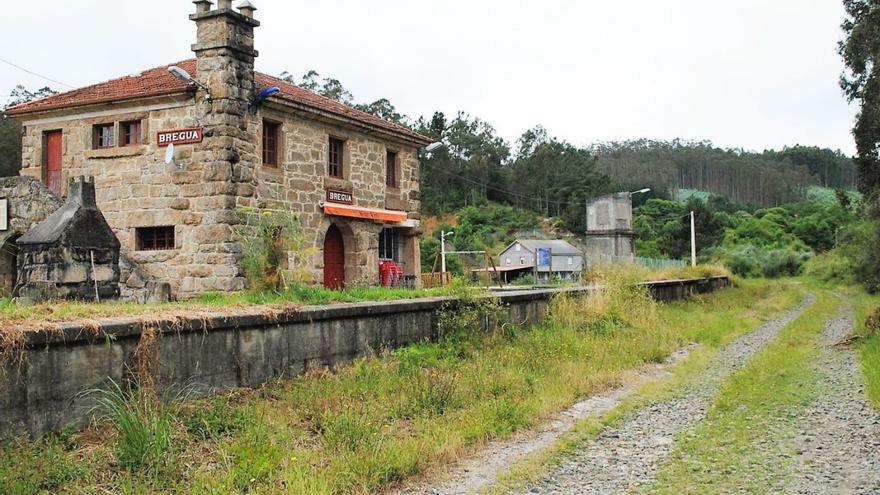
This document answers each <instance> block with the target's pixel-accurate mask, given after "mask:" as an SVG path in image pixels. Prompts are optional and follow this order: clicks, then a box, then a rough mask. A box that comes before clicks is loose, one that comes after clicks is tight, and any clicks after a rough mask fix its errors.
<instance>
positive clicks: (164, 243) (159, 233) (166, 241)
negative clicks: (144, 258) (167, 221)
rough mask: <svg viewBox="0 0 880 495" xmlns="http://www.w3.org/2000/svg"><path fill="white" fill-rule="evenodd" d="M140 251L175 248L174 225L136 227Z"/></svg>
mask: <svg viewBox="0 0 880 495" xmlns="http://www.w3.org/2000/svg"><path fill="white" fill-rule="evenodd" d="M135 237H136V238H137V250H138V251H164V250H170V249H174V227H173V226H168V227H141V228H138V229H135Z"/></svg>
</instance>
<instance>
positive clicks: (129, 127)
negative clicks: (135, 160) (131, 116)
mask: <svg viewBox="0 0 880 495" xmlns="http://www.w3.org/2000/svg"><path fill="white" fill-rule="evenodd" d="M119 130H120V132H121V134H122V136H121V137H122V142H120V143H119V145H120V146H136V145H138V144H141V122H140V121H139V120H134V121H131V122H123V123H121V124H119Z"/></svg>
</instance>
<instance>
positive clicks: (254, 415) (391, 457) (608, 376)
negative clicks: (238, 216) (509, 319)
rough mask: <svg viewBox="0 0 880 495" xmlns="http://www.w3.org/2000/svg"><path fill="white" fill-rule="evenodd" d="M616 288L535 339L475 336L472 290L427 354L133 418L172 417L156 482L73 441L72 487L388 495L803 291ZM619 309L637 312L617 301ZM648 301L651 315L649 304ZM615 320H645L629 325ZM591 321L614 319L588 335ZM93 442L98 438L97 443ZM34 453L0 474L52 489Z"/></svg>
mask: <svg viewBox="0 0 880 495" xmlns="http://www.w3.org/2000/svg"><path fill="white" fill-rule="evenodd" d="M454 289H455V290H459V291H463V290H465V289H463V288H461V287H456V288H454ZM615 290H617V289H616V288H614V287H612V288H609V289H607V292H605V293H602V294H598V295H597V297H598V299H596V300H593V301H587V300H584V301H582V302H580V303H578V302H576V301H567V302H566V301H565V299H564V297H565V296H563V297H562V298H560V299H558V300H557V301H554V302H553V307H552V308H551V309H552V310H553V311H554V313H553V318H551V319H550V320H548V321H547V323H546V324H544V325H540V326H537V327H534V328H516V327H513V326H511V325H509V324H506V325H500V328H499V325H498V324H497V321H496V322H495V324H493V325H492V326H491V327H483V326H479V327H473V326H468V325H477V324H482V323H485V322H486V321H487V319H488V320H490V321H492V320H493V315H494V314H496V311H497V310H498V308H497V307H496V303H492V302H491V298H489V303H482V302H479V301H482V300H485V299H483V298H480V297H479V293H470V294H467V297H471V298H473V300H475V301H477V303H476V306H471V307H470V309H467V310H463V311H461V310H454V309H450V311H451V312H455V311H458V313H466V314H464V315H458V314H451V315H449V316H448V317H447V320H446V321H447V324H448V326H447V327H446V328H447V329H448V332H447V334H446V335H447V336H446V338H444V339H443V340H441V341H439V342H433V343H427V342H425V343H418V344H415V345H412V346H409V347H406V348H403V349H398V350H396V351H392V352H388V353H386V354H383V355H381V356H377V357H370V358H366V359H362V360H360V361H358V362H356V363H354V364H353V365H351V366H346V367H342V368H339V369H337V370H335V371H330V370H313V371H310V372H308V373H307V374H305V375H302V376H298V377H295V378H292V379H289V380H284V381H279V382H278V383H274V384H271V385H267V386H266V387H265V389H263V390H241V391H237V392H235V395H234V396H230V395H229V394H227V395H224V396H219V397H213V398H209V399H202V400H197V401H193V402H192V403H190V404H187V405H186V406H184V407H181V408H173V409H174V410H175V411H176V410H178V409H180V410H181V412H180V414H179V417H180V419H179V420H177V421H171V420H170V419H168V417H167V415H162V414H159V413H158V412H153V413H151V414H140V413H139V412H138V413H132V414H134V415H135V416H137V418H140V417H141V416H148V417H149V418H157V417H158V418H166V420H167V421H166V422H164V423H163V422H162V421H154V420H142V421H141V423H148V424H156V423H163V424H167V425H168V427H169V428H170V429H171V433H170V435H168V436H166V437H164V438H168V439H169V442H174V444H173V445H169V444H166V447H165V451H164V453H163V454H160V455H153V456H152V458H153V459H156V458H158V459H160V460H159V461H149V462H142V464H141V465H142V466H147V465H149V464H150V463H152V464H155V463H156V462H158V463H159V464H162V462H163V461H162V459H164V463H165V466H164V467H163V469H161V470H160V473H158V474H154V471H153V470H146V469H143V468H141V470H140V471H126V470H120V469H119V468H118V467H117V466H118V465H119V464H117V463H116V462H114V461H113V458H119V457H121V456H120V454H119V453H118V451H120V450H122V449H121V448H120V447H117V446H116V445H114V444H113V443H112V442H110V441H107V442H106V443H107V447H106V449H105V450H106V452H107V453H106V454H103V455H102V454H101V452H102V448H103V445H101V444H99V445H98V446H97V447H95V446H94V445H89V446H84V444H83V441H82V440H74V442H73V443H74V444H75V452H66V451H62V452H61V453H60V454H59V455H62V456H63V457H64V458H65V459H68V460H70V461H71V462H75V465H78V466H82V467H83V471H84V472H83V473H80V474H77V473H75V472H74V473H67V474H64V476H77V477H76V479H73V480H71V481H68V482H67V484H66V486H65V489H67V490H69V491H70V492H72V493H80V492H84V491H86V492H87V491H88V490H90V489H91V487H92V486H95V484H99V485H100V486H101V487H102V488H103V489H105V490H106V491H108V492H113V493H198V494H209V493H217V494H220V493H316V494H321V493H328V494H338V493H352V492H354V493H376V492H381V491H382V490H384V489H386V488H388V486H389V484H391V483H394V482H396V481H398V480H401V479H404V478H406V477H408V476H412V475H414V474H417V473H419V472H422V471H424V470H425V469H428V468H430V467H432V466H435V465H437V464H440V463H444V462H448V461H450V460H453V459H456V458H458V457H460V456H462V455H465V454H467V453H468V452H469V451H470V450H472V449H474V448H477V447H478V446H479V445H480V444H482V443H483V442H486V441H489V440H492V439H496V438H504V437H506V436H509V435H511V434H514V433H515V432H517V431H520V430H522V429H524V428H528V427H531V426H532V425H534V424H535V423H536V422H537V421H539V420H540V418H542V417H546V416H547V415H550V414H553V413H554V412H556V411H559V410H561V409H564V408H566V407H569V406H570V405H571V404H572V403H573V402H575V401H577V400H578V399H579V398H581V397H583V396H584V395H587V394H592V393H596V392H599V391H601V390H604V389H607V388H608V387H612V386H616V385H618V384H619V383H620V381H621V380H622V379H624V377H625V375H626V373H624V370H628V369H632V368H634V367H638V366H641V365H643V364H644V363H646V362H650V361H655V360H658V359H662V358H663V357H665V356H668V355H669V353H670V352H671V351H673V350H674V349H677V348H678V347H680V346H681V345H683V344H684V343H687V342H692V341H697V342H702V343H707V345H708V346H714V345H716V344H717V343H719V342H721V343H723V342H724V341H726V340H727V339H729V338H732V337H731V336H733V335H737V334H739V333H742V332H745V331H746V330H748V329H750V328H754V327H755V325H756V324H757V321H758V320H759V319H760V318H762V317H764V316H766V315H769V314H776V313H777V312H779V311H781V309H782V308H783V307H786V306H787V305H790V304H793V302H794V300H795V297H793V296H792V294H793V293H794V292H795V291H794V290H792V289H791V288H790V287H786V286H782V285H780V284H779V283H778V282H773V283H772V284H766V283H756V282H750V281H749V282H746V283H743V284H742V285H741V286H739V287H737V288H733V289H729V290H726V291H724V292H719V293H717V294H713V295H707V296H701V297H697V298H695V299H694V300H692V301H688V302H680V303H673V304H656V303H654V302H653V301H649V300H647V299H644V298H643V296H644V294H643V293H639V292H635V293H629V292H623V291H622V289H621V291H620V292H614V291H615ZM621 297H622V298H624V299H627V300H626V301H623V302H621V301H615V300H614V299H615V298H621ZM643 303H644V304H649V307H647V308H642V307H639V306H640V305H641V304H643ZM566 304H567V306H566ZM578 304H580V305H578ZM474 308H477V309H474ZM615 308H616V309H615ZM620 308H628V309H627V311H631V312H633V313H634V314H636V315H639V316H638V318H626V317H622V316H621V315H620V314H619V313H620V311H622V310H621V309H620ZM566 311H567V312H568V313H566ZM586 311H590V313H589V314H590V315H593V316H591V317H596V318H600V319H604V320H603V321H605V323H603V324H602V325H601V326H589V325H584V324H583V323H582V320H583V319H584V318H585V317H586V316H585V315H586V314H587V313H586ZM467 313H469V314H467ZM652 315H653V318H654V319H653V320H652V319H651V318H652ZM636 320H638V321H636ZM492 327H494V328H493V330H494V331H489V332H486V331H482V329H484V328H492ZM501 328H503V330H502V329H501ZM117 395H122V394H121V393H117ZM117 402H118V401H117ZM130 402H131V403H132V404H136V403H138V399H133V400H131V401H130ZM125 403H126V402H124V401H123V404H125ZM149 404H158V403H157V402H149ZM128 407H129V409H132V406H128ZM153 407H154V408H158V407H159V406H153ZM129 409H125V411H128V410H129ZM134 409H135V410H136V411H140V410H141V409H142V407H138V408H134ZM171 410H172V408H170V407H167V406H166V407H165V408H164V409H161V411H165V412H168V411H171ZM154 411H155V409H154ZM111 419H112V418H111ZM114 422H116V420H114ZM131 422H137V420H133V421H131ZM118 429H119V431H120V433H119V435H118V437H119V438H118V441H117V442H116V443H117V444H119V445H122V444H123V443H126V442H127V441H125V440H123V437H124V435H123V433H122V428H118ZM141 429H142V430H150V429H149V428H146V427H144V428H141ZM161 429H162V428H155V430H161ZM150 431H153V430H150ZM90 435H91V436H92V437H93V438H94V437H97V438H100V436H101V433H100V430H93V433H91V434H90ZM130 436H131V437H134V438H147V439H150V438H154V437H155V435H149V434H144V435H130ZM159 437H160V438H162V436H161V435H159ZM128 443H142V444H148V443H150V442H149V440H145V441H142V442H136V441H129V442H128ZM156 443H161V442H156ZM111 449H112V452H111ZM34 450H35V451H36V452H39V453H40V455H46V452H47V451H46V449H45V448H44V447H35V448H34ZM158 450H159V451H161V449H158ZM114 453H115V454H114ZM33 456H34V454H33V453H32V451H30V450H26V449H24V448H22V447H16V446H12V447H8V448H6V449H0V478H2V477H3V476H4V475H5V476H8V477H9V476H16V477H17V478H16V479H27V480H30V481H29V482H28V483H29V484H28V485H27V486H28V487H29V488H27V489H26V490H23V491H22V493H36V492H38V491H39V490H40V489H39V488H33V487H37V486H40V484H41V483H43V480H48V479H51V477H50V472H49V470H48V469H47V467H46V466H45V464H37V463H33V462H31V459H32V458H33ZM130 457H135V458H137V457H138V456H130ZM145 457H147V458H149V457H150V456H145ZM9 473H15V474H14V475H13V474H9ZM5 479H11V478H5ZM0 483H2V481H0ZM0 486H2V485H0ZM13 493H15V492H14V491H13Z"/></svg>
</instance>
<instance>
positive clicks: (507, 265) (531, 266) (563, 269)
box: [498, 239, 584, 283]
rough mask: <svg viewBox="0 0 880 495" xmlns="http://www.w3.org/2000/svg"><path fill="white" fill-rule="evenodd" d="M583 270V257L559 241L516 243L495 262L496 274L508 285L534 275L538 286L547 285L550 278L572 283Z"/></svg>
mask: <svg viewBox="0 0 880 495" xmlns="http://www.w3.org/2000/svg"><path fill="white" fill-rule="evenodd" d="M583 268H584V257H583V254H582V253H581V252H580V251H578V250H577V248H575V247H574V246H572V245H571V244H569V243H568V242H566V241H563V240H543V239H517V240H515V241H513V243H511V244H510V245H509V246H507V248H505V249H504V251H502V252H501V255H500V256H499V259H498V271H500V272H501V273H502V274H503V275H504V279H505V280H506V281H508V282H510V281H512V280H514V279H516V278H518V277H520V276H523V275H534V276H535V282H538V283H548V282H550V281H551V280H552V279H553V278H554V277H555V278H558V279H560V280H564V281H573V280H577V279H578V278H579V277H580V274H581V272H582V271H583Z"/></svg>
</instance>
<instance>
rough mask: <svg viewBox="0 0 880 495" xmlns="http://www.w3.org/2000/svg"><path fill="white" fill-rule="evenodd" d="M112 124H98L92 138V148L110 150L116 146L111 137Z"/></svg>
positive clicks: (112, 136)
mask: <svg viewBox="0 0 880 495" xmlns="http://www.w3.org/2000/svg"><path fill="white" fill-rule="evenodd" d="M113 134H114V133H113V124H98V125H96V126H95V131H94V136H93V137H92V147H93V148H110V147H113V146H115V145H116V140H115V139H114V135H113Z"/></svg>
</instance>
